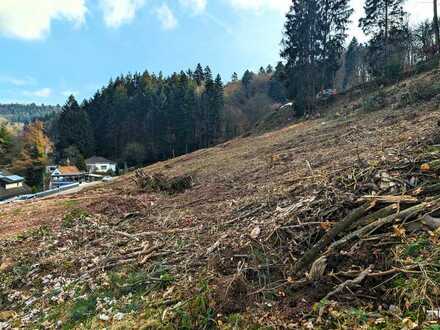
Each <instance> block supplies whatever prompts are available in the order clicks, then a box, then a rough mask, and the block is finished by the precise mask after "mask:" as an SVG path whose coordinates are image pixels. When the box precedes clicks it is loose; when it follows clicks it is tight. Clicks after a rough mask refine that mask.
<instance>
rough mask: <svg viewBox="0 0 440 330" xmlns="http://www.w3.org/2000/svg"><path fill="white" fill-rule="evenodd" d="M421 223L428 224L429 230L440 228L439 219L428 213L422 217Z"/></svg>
mask: <svg viewBox="0 0 440 330" xmlns="http://www.w3.org/2000/svg"><path fill="white" fill-rule="evenodd" d="M422 223H423V224H424V225H426V226H428V227H429V229H431V230H437V229H439V228H440V219H438V218H433V217H431V216H430V215H425V216H424V217H423V219H422Z"/></svg>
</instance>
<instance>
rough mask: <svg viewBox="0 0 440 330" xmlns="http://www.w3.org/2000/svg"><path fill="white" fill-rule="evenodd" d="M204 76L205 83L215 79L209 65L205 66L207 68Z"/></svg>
mask: <svg viewBox="0 0 440 330" xmlns="http://www.w3.org/2000/svg"><path fill="white" fill-rule="evenodd" d="M203 76H204V77H205V83H207V82H211V81H213V77H212V71H211V68H210V67H209V66H206V67H205V70H204V71H203Z"/></svg>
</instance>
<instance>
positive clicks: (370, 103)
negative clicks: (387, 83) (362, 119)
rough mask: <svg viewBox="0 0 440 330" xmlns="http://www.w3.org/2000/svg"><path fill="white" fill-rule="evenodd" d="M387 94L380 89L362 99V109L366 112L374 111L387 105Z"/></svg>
mask: <svg viewBox="0 0 440 330" xmlns="http://www.w3.org/2000/svg"><path fill="white" fill-rule="evenodd" d="M385 105H386V102H385V94H384V93H383V92H382V91H379V92H377V93H375V94H373V95H369V96H367V97H365V98H364V99H363V100H362V109H363V111H365V112H373V111H377V110H380V109H382V108H383V107H385Z"/></svg>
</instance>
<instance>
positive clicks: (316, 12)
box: [281, 0, 353, 113]
mask: <svg viewBox="0 0 440 330" xmlns="http://www.w3.org/2000/svg"><path fill="white" fill-rule="evenodd" d="M352 12H353V11H352V10H351V9H350V8H349V0H293V1H292V6H291V9H290V11H289V13H288V14H287V22H286V24H285V28H284V38H283V41H282V44H283V50H282V53H281V55H282V57H283V58H285V59H286V61H287V64H286V66H287V70H286V73H287V83H288V92H289V94H290V95H289V96H290V97H292V98H295V100H296V102H297V110H298V112H299V113H302V112H304V111H310V110H312V109H313V108H314V104H315V100H316V97H315V95H316V93H317V92H318V91H319V90H320V89H323V88H328V87H331V85H332V84H333V81H334V76H335V73H336V71H337V69H338V67H339V64H340V63H339V62H340V61H339V59H340V57H341V54H342V52H343V45H344V41H345V39H346V37H347V26H348V23H349V18H350V16H351V14H352Z"/></svg>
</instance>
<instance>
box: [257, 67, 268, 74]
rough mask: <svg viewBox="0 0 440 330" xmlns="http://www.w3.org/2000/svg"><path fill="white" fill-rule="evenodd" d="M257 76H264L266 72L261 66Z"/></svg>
mask: <svg viewBox="0 0 440 330" xmlns="http://www.w3.org/2000/svg"><path fill="white" fill-rule="evenodd" d="M258 74H259V75H265V74H266V70H265V69H264V68H263V67H262V66H261V67H260V70H258Z"/></svg>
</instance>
